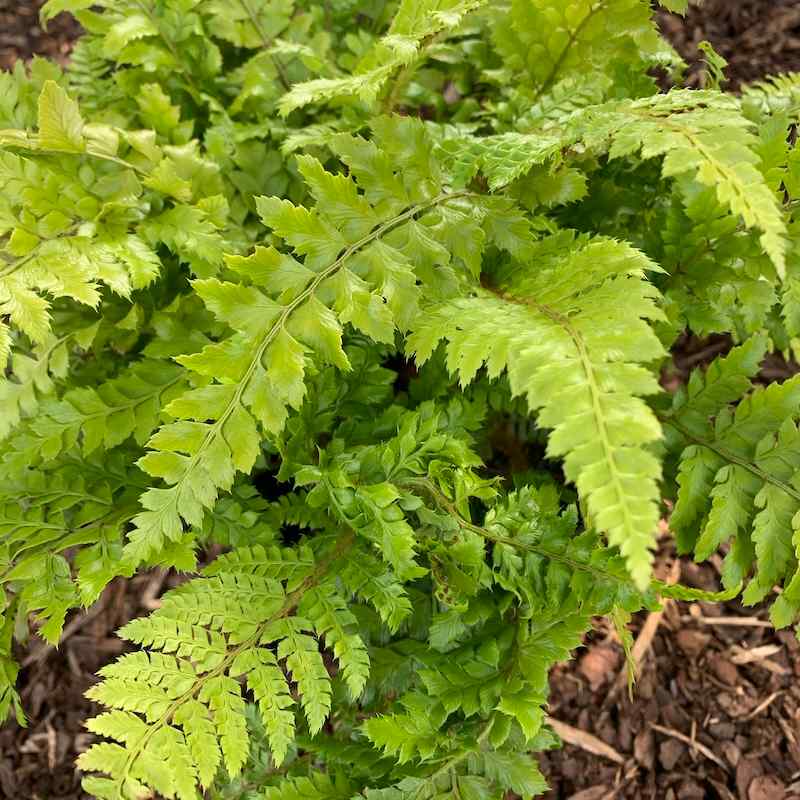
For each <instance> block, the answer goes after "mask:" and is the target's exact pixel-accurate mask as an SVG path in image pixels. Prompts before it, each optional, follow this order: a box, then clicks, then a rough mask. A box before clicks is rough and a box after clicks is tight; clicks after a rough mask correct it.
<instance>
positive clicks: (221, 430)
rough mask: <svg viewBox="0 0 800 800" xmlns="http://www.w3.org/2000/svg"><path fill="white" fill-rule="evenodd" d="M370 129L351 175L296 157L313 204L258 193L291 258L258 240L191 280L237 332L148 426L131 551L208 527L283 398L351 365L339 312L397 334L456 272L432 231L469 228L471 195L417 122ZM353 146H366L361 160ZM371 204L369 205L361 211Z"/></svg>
mask: <svg viewBox="0 0 800 800" xmlns="http://www.w3.org/2000/svg"><path fill="white" fill-rule="evenodd" d="M375 138H376V142H377V144H372V145H368V144H367V143H365V142H363V140H361V139H357V138H355V137H350V136H343V137H339V138H337V140H336V142H335V144H334V148H335V149H336V150H337V152H340V153H341V155H342V159H343V160H344V161H345V163H347V164H348V166H349V167H350V175H349V177H347V178H345V177H343V176H337V175H333V174H330V173H327V172H325V171H324V170H323V169H322V168H321V166H320V165H319V164H318V163H317V162H314V161H313V159H310V158H306V159H304V160H303V161H302V162H301V163H302V169H303V171H304V173H305V175H306V179H307V181H308V182H309V187H310V189H311V191H312V193H313V194H314V195H315V196H316V199H317V203H316V206H315V207H314V208H312V209H310V210H309V209H306V208H304V207H300V206H295V205H293V204H292V203H291V202H289V201H288V200H279V199H278V198H274V197H273V198H266V197H264V198H259V199H258V200H257V203H258V207H259V213H260V215H261V217H262V219H263V221H264V223H265V224H267V225H269V226H270V227H271V228H272V229H273V231H274V233H275V235H276V236H279V237H280V238H281V239H283V240H284V241H285V243H286V244H287V246H288V247H289V248H291V249H292V250H293V251H294V255H290V254H288V253H283V252H280V251H278V250H276V249H275V248H274V247H258V248H257V249H256V251H255V252H254V253H253V254H252V255H250V256H247V257H240V256H231V257H229V258H228V259H227V261H228V266H229V267H230V268H231V269H232V270H234V271H235V272H237V273H238V274H239V275H240V276H241V280H242V283H232V282H229V281H225V282H223V281H220V280H218V279H216V278H209V279H204V280H198V281H195V283H194V289H195V291H196V292H197V293H198V294H199V295H200V296H201V297H202V298H203V300H204V302H205V303H206V305H207V307H208V308H209V309H210V310H211V311H212V312H213V313H214V314H215V316H216V317H217V318H218V319H219V320H220V322H222V323H225V324H226V325H228V326H230V327H231V328H232V329H233V330H234V333H233V335H231V336H230V337H228V338H224V339H222V340H221V341H219V342H215V343H213V344H210V345H207V346H206V347H205V348H204V349H203V350H202V351H200V352H198V353H194V354H192V355H187V356H181V357H180V358H179V359H178V361H179V362H180V363H181V364H182V365H183V366H184V367H186V368H187V369H188V370H190V371H191V372H192V373H194V374H195V375H197V376H201V377H200V378H199V379H198V380H202V382H203V385H201V386H200V387H199V388H197V389H191V390H189V391H188V392H186V393H185V394H184V395H182V396H181V397H178V398H177V399H175V400H174V401H172V403H170V404H169V406H168V407H167V410H168V413H169V414H171V415H172V416H173V417H175V418H176V421H175V422H173V423H170V424H167V425H165V426H163V427H162V428H161V429H160V430H159V431H157V432H156V434H155V435H154V436H153V437H152V438H151V440H150V441H149V442H148V447H149V448H150V452H148V453H147V454H146V455H145V456H144V457H143V458H142V459H140V460H139V462H138V463H139V465H140V466H141V467H142V469H144V470H145V471H146V472H148V473H149V474H150V475H152V476H153V477H154V478H162V479H163V480H164V481H165V483H166V484H167V487H166V488H152V489H150V490H149V491H148V492H146V493H145V494H144V495H143V497H142V505H143V507H144V510H143V511H142V512H141V513H140V514H139V515H138V516H137V517H136V520H135V525H136V527H135V530H134V531H133V532H132V533H131V535H130V542H129V544H128V546H127V552H128V553H129V554H130V556H131V557H134V558H140V559H143V558H147V557H148V556H149V555H150V554H151V553H154V552H157V551H158V550H159V549H160V548H161V547H163V546H164V545H165V544H166V543H167V542H169V541H171V540H176V539H177V538H179V537H180V536H181V535H182V529H183V522H182V521H185V522H186V523H188V524H189V525H193V526H200V525H202V521H203V516H204V514H205V509H207V508H210V507H211V506H212V505H213V504H214V502H215V501H216V499H217V496H218V494H219V492H220V490H223V491H226V490H228V489H230V488H231V486H232V484H233V480H234V477H235V475H236V472H237V471H241V472H249V471H250V470H251V469H252V467H253V464H254V463H255V461H256V458H257V456H258V453H259V449H260V442H261V440H262V438H263V437H264V436H270V435H271V436H276V435H278V434H279V433H280V432H281V431H282V430H283V428H284V426H285V424H286V420H287V418H288V415H289V411H290V409H298V408H300V406H301V405H302V403H303V400H304V398H305V395H306V385H305V377H306V372H307V370H308V369H309V366H310V364H311V363H315V362H316V363H323V364H330V365H334V366H336V367H338V368H340V369H343V370H347V369H349V367H350V364H349V361H348V359H347V356H346V354H345V352H344V350H343V348H342V335H343V325H344V324H345V323H350V324H351V325H352V326H353V327H354V328H356V329H359V330H361V331H363V332H364V333H365V334H366V335H367V336H369V337H371V338H372V339H375V340H376V341H385V342H388V341H392V340H393V336H394V331H395V329H396V328H400V329H401V330H404V329H406V328H407V327H408V325H409V324H410V322H411V320H412V319H413V318H414V317H415V316H416V308H417V307H418V303H419V295H420V290H419V288H418V286H417V285H416V284H417V281H419V280H422V281H426V280H430V282H431V284H432V288H433V289H437V288H438V286H441V285H442V284H443V283H444V282H445V281H448V280H450V279H451V278H452V276H453V272H452V268H451V267H450V266H449V262H450V261H451V256H450V253H449V250H448V249H447V248H446V247H445V246H443V244H441V243H440V240H442V239H443V240H444V241H445V242H449V241H451V240H452V239H454V238H456V237H457V236H459V235H461V230H462V229H467V230H469V229H471V228H475V227H476V223H475V222H474V221H473V218H472V215H471V207H470V206H469V203H468V201H467V199H466V198H465V196H464V195H463V193H462V194H459V193H451V192H448V191H447V190H446V187H445V186H444V185H443V181H442V178H441V176H440V175H439V174H438V173H437V171H436V169H435V163H434V162H433V161H432V158H431V154H430V143H429V142H428V141H427V140H426V138H425V136H424V129H423V127H422V126H421V125H420V124H419V123H417V122H414V121H412V120H401V119H399V118H394V119H384V120H379V121H378V122H376V124H375ZM379 147H380V149H379ZM356 150H361V151H366V152H367V153H369V154H370V157H369V158H364V157H363V155H362V156H360V158H361V159H362V161H358V160H356V159H355V158H354V157H353V154H354V153H355V152H356ZM419 172H422V173H423V174H424V176H425V178H424V179H422V180H420V177H419ZM345 185H346V186H348V187H349V188H348V189H347V190H344V189H343V188H342V187H343V186H345ZM445 207H446V208H445ZM365 208H370V209H371V212H370V213H369V214H367V215H366V216H363V215H364V213H365V212H364V209H365ZM422 247H424V249H421V248H422ZM299 259H302V261H301V260H299ZM453 260H454V261H455V259H453ZM448 275H449V276H451V278H448ZM209 380H210V382H209ZM209 420H210V421H209Z"/></svg>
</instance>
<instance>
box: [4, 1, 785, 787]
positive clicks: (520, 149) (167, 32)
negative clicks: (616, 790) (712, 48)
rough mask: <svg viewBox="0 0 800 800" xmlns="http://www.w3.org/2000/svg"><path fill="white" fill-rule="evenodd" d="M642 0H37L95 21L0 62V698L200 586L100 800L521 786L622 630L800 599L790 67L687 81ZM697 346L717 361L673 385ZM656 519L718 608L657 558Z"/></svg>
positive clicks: (174, 612) (159, 649)
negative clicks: (553, 714) (615, 631)
mask: <svg viewBox="0 0 800 800" xmlns="http://www.w3.org/2000/svg"><path fill="white" fill-rule="evenodd" d="M651 5H652V4H651V3H650V2H648V0H570V1H569V2H562V0H507V1H506V2H499V3H485V2H481V0H399V2H398V1H395V0H392V2H384V0H373V1H371V2H366V3H353V2H350V0H339V1H338V2H316V1H315V0H230V1H229V2H225V3H222V2H216V0H211V1H210V2H197V1H196V0H123V1H121V2H120V1H119V0H114V2H111V1H110V0H99V1H98V0H49V2H48V3H46V4H45V6H44V9H43V11H42V16H43V22H44V23H46V22H47V20H48V19H50V18H52V17H53V16H54V15H56V14H58V13H61V12H64V11H67V12H71V13H73V14H74V15H75V16H76V17H77V18H78V20H79V21H80V22H81V24H82V26H83V28H84V30H85V31H86V33H85V35H84V37H83V38H82V39H81V41H80V42H79V43H78V45H77V47H76V49H75V51H74V53H73V58H72V61H71V63H70V65H69V67H67V68H66V70H65V71H63V72H62V71H61V70H60V69H59V68H57V67H55V66H54V65H52V64H49V63H47V62H44V61H41V60H34V61H33V62H32V63H31V64H30V65H29V66H28V67H23V66H21V65H18V66H17V67H16V68H15V70H14V71H13V72H12V73H4V74H2V75H0V89H2V91H0V117H1V118H2V121H0V173H2V175H3V181H2V186H3V189H2V193H1V194H0V198H1V199H0V363H1V364H2V367H3V373H2V377H0V401H2V405H1V407H0V410H1V412H2V413H1V414H0V585H1V586H2V589H3V603H2V607H1V608H2V613H1V614H0V631H1V632H2V637H0V666H1V667H2V669H0V717H2V718H3V719H5V717H7V716H9V715H14V716H15V717H16V719H17V721H18V723H19V724H24V723H25V709H24V708H23V705H22V703H21V701H20V697H19V695H18V693H17V687H16V682H17V678H18V673H19V666H18V664H19V662H18V658H19V654H20V650H21V648H22V647H24V645H25V641H26V639H27V637H28V636H29V635H34V634H35V635H39V636H41V637H44V638H45V639H46V640H48V641H49V642H51V643H53V644H56V643H57V642H58V640H59V636H60V633H61V630H62V628H63V626H64V623H65V620H66V618H67V616H68V615H69V614H70V613H73V612H75V611H76V610H78V609H80V608H83V607H88V606H90V605H91V604H92V603H94V602H96V601H97V599H98V597H99V596H100V594H101V593H102V592H103V589H104V588H105V587H106V586H107V585H108V583H109V582H110V581H112V580H114V579H120V580H125V579H126V578H130V577H131V576H133V575H134V574H136V573H137V572H138V571H140V570H144V569H148V568H150V567H152V566H160V567H167V568H172V569H174V570H176V571H179V572H181V573H186V575H187V578H186V580H185V581H183V582H182V583H181V584H180V586H179V587H178V588H175V589H172V590H171V591H169V592H168V593H167V594H166V595H165V596H164V597H163V598H162V600H161V604H160V607H159V608H158V609H157V610H156V611H154V612H153V613H152V614H151V615H150V616H147V617H143V618H140V619H136V620H133V621H131V622H129V623H128V624H127V625H126V626H125V627H124V628H123V629H122V630H121V631H120V635H121V636H122V638H123V639H124V640H125V641H126V642H127V643H128V647H127V649H126V652H125V653H124V655H122V656H121V657H120V658H119V659H117V660H116V661H115V662H113V663H111V664H108V665H107V666H105V667H104V668H103V669H102V670H101V672H100V675H99V676H98V678H99V681H98V682H97V683H96V685H94V686H93V687H92V688H91V689H90V691H89V697H90V698H91V699H92V700H93V701H95V703H96V704H97V706H98V712H97V715H96V716H94V717H93V718H92V719H91V720H89V721H88V722H87V726H88V729H89V731H91V733H92V734H93V735H94V742H93V743H92V744H91V746H90V747H89V748H88V749H87V750H86V752H85V753H83V754H82V755H81V757H80V759H79V762H78V766H79V767H80V769H81V770H83V772H84V775H85V777H84V786H85V789H86V791H87V792H89V793H90V794H92V795H93V796H95V797H97V798H102V799H103V800H142V799H143V798H146V797H155V796H160V797H164V798H169V799H170V800H172V799H176V800H194V799H195V798H199V797H201V796H207V797H219V798H222V797H225V798H232V797H262V798H268V800H295V798H304V800H305V799H306V798H318V800H339V799H341V800H355V798H367V800H434V798H437V799H438V798H453V799H454V800H456V799H457V798H465V799H466V798H468V799H469V800H500V798H504V797H507V796H509V793H512V794H514V795H515V796H520V797H523V798H530V797H534V796H536V795H538V794H540V793H542V792H543V791H545V788H546V784H545V780H544V778H543V776H542V774H541V773H540V771H539V769H538V766H537V762H536V753H537V752H538V751H542V750H544V749H547V748H551V747H554V746H557V745H558V740H557V737H556V736H555V734H554V733H553V731H552V730H551V729H550V728H549V727H548V724H547V718H546V709H547V702H548V671H549V669H550V667H551V666H552V665H553V664H555V663H557V662H559V661H562V660H564V659H567V658H569V657H570V654H571V652H572V651H573V650H574V649H575V648H577V647H578V646H580V644H581V641H582V637H583V635H584V634H585V633H586V631H587V630H589V628H590V627H591V624H592V619H593V618H594V617H596V616H598V615H607V616H609V617H611V618H612V619H613V620H614V622H615V624H617V625H622V626H624V624H625V622H626V620H629V619H630V615H631V614H633V613H635V612H636V611H639V610H641V609H648V608H649V609H654V608H657V607H658V602H659V598H660V597H677V598H683V599H691V598H697V599H704V600H714V599H726V598H732V597H734V596H737V595H738V594H739V593H740V592H741V593H742V598H743V601H744V602H746V603H756V602H761V601H763V600H765V599H766V598H767V596H768V595H770V594H771V593H772V592H773V589H775V587H779V591H778V593H777V595H776V597H774V598H772V600H773V603H772V605H771V613H772V620H773V622H774V623H775V625H776V626H781V627H783V626H789V625H792V624H796V623H797V622H798V619H800V568H799V567H798V559H800V533H798V531H800V488H798V487H800V478H798V476H800V433H799V432H798V431H799V430H800V428H798V425H800V383H798V380H797V379H796V378H790V379H788V380H786V381H784V382H783V383H774V384H770V385H764V382H763V380H762V379H761V376H760V365H761V363H762V361H763V359H764V358H765V356H766V355H767V354H768V353H770V352H774V353H778V354H782V355H784V356H786V357H787V358H791V357H793V356H794V355H795V354H796V353H797V352H798V350H800V345H799V344H798V342H799V341H800V339H799V338H798V337H800V310H799V307H800V260H799V259H798V244H799V243H800V234H798V231H800V223H798V220H797V219H796V215H797V209H798V207H800V206H798V198H799V197H800V159H798V156H797V151H796V150H795V148H794V137H792V136H789V135H787V134H788V132H789V131H790V130H791V129H792V126H794V125H796V124H797V123H798V121H800V118H799V117H798V115H799V114H800V106H798V102H797V98H798V88H797V87H798V85H800V80H798V78H797V76H793V75H784V76H777V77H775V78H774V79H772V80H769V81H765V82H763V83H760V84H757V85H755V86H752V87H749V88H747V89H746V90H745V91H744V92H743V93H742V95H741V97H733V96H729V95H726V94H724V93H723V92H721V91H720V90H719V89H718V88H713V87H716V86H718V85H719V83H720V80H721V75H720V74H717V75H716V77H715V79H714V80H713V81H711V83H710V85H711V86H712V88H710V89H707V90H704V91H687V90H683V89H680V88H676V89H673V90H672V91H669V92H661V91H659V90H658V88H657V85H656V83H655V79H654V78H653V77H652V74H653V70H654V69H661V70H667V71H668V72H669V73H670V74H671V75H672V78H673V81H675V82H676V83H680V76H681V71H682V69H683V65H682V62H681V60H680V58H679V57H678V56H677V54H676V53H675V52H674V51H673V50H672V49H671V48H670V47H669V45H668V44H667V43H666V42H664V41H663V40H662V39H661V38H660V36H659V34H658V32H657V29H656V27H655V24H654V12H653V9H652V8H651ZM662 5H663V6H665V7H667V8H669V9H670V10H672V11H678V12H683V11H685V6H686V3H685V2H680V1H679V0H670V2H666V1H665V2H662ZM709 63H714V64H715V65H717V66H716V68H717V69H718V70H720V69H722V67H721V61H720V60H719V59H714V58H713V53H711V54H710V55H709ZM587 66H588V67H589V68H588V69H587ZM685 331H689V332H691V333H694V334H696V335H700V336H705V335H708V334H712V333H715V334H726V335H727V336H728V337H729V339H730V341H731V349H730V352H728V353H726V354H725V355H724V356H722V357H720V358H719V359H717V360H716V361H715V362H713V363H712V364H710V365H708V367H707V368H701V369H699V370H697V371H695V373H693V374H692V376H691V377H690V378H689V380H688V382H687V383H686V384H685V386H682V387H680V388H679V389H677V390H674V391H672V393H670V392H668V391H667V390H666V389H665V388H663V387H664V385H666V383H665V382H664V381H661V380H660V379H661V377H662V376H664V375H667V374H669V371H670V366H671V358H672V357H671V351H672V349H673V346H674V345H675V343H676V342H677V340H678V338H679V336H681V335H682V334H683V333H684V332H685ZM669 385H672V384H669ZM501 430H503V431H512V432H513V433H514V436H513V437H512V441H511V442H510V443H506V444H505V445H504V446H500V445H499V439H500V436H499V433H498V432H499V431H501ZM532 444H533V445H535V446H533V447H531V446H530V445H532ZM540 444H541V445H544V447H543V448H541V447H539V445H540ZM670 510H671V517H670V518H669V524H670V528H671V530H672V531H673V532H674V536H675V541H676V546H677V548H678V550H679V551H680V552H682V553H687V554H692V555H693V556H694V557H696V558H697V559H699V560H702V559H706V558H709V557H710V556H712V555H713V554H715V553H716V552H717V551H720V552H721V553H722V554H723V556H724V562H723V563H724V570H723V578H722V583H723V586H722V588H721V590H720V592H719V593H716V594H715V593H702V592H697V591H694V590H691V589H689V588H687V587H682V586H667V585H665V584H662V583H660V582H659V581H658V580H656V579H655V578H654V577H653V569H652V564H653V553H654V551H655V549H656V537H657V530H658V526H659V520H660V519H661V518H663V517H664V516H666V515H668V513H669V512H670ZM623 635H624V632H623Z"/></svg>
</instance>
